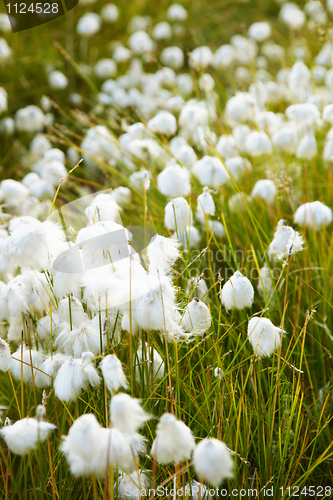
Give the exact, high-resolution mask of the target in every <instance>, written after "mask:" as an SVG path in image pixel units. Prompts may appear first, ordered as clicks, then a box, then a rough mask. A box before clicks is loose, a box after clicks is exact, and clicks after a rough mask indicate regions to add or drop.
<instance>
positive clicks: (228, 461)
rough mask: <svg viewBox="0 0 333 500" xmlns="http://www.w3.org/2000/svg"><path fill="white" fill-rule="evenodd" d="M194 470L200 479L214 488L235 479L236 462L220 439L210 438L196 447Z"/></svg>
mask: <svg viewBox="0 0 333 500" xmlns="http://www.w3.org/2000/svg"><path fill="white" fill-rule="evenodd" d="M193 463H194V468H195V471H196V473H197V476H198V478H199V479H200V480H201V481H202V480H205V481H207V482H208V483H211V484H212V485H213V486H216V487H217V486H219V485H220V484H221V483H222V482H223V481H224V480H225V479H227V478H233V469H234V462H233V460H232V458H231V453H230V451H229V450H228V448H227V446H226V445H225V444H224V443H223V442H222V441H219V440H218V439H215V438H208V439H203V440H202V441H200V443H199V444H197V445H196V447H195V450H194V453H193Z"/></svg>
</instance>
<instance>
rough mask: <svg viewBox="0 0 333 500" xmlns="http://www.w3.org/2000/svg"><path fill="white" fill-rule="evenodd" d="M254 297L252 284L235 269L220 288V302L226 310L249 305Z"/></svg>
mask: <svg viewBox="0 0 333 500" xmlns="http://www.w3.org/2000/svg"><path fill="white" fill-rule="evenodd" d="M253 298H254V290H253V286H252V284H251V282H250V280H249V279H248V278H246V276H243V275H242V273H240V272H239V271H236V272H235V273H234V274H233V276H231V278H230V279H229V280H228V281H227V282H226V283H225V284H224V286H223V288H222V290H221V302H222V304H223V305H224V307H225V308H226V310H227V311H229V310H230V309H244V308H245V307H251V306H252V302H253Z"/></svg>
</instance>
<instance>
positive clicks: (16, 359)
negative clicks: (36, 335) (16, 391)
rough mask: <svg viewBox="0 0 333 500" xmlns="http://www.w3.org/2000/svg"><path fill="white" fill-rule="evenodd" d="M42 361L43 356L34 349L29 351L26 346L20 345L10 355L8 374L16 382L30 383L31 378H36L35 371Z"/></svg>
mask: <svg viewBox="0 0 333 500" xmlns="http://www.w3.org/2000/svg"><path fill="white" fill-rule="evenodd" d="M43 361H44V355H43V354H42V353H40V352H38V351H35V350H34V349H29V347H28V346H26V345H24V344H22V345H21V346H19V347H18V349H17V351H16V352H14V354H12V359H11V363H10V367H9V370H10V373H11V374H12V376H13V378H14V379H16V380H21V374H22V375H23V377H22V378H23V382H29V383H32V379H33V377H36V373H37V370H36V368H39V367H40V365H41V364H42V362H43Z"/></svg>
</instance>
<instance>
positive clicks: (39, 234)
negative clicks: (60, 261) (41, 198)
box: [6, 217, 65, 271]
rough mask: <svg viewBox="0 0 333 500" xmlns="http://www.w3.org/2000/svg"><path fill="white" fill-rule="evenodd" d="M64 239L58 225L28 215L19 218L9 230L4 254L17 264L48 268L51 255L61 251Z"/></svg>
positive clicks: (38, 268)
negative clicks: (26, 217)
mask: <svg viewBox="0 0 333 500" xmlns="http://www.w3.org/2000/svg"><path fill="white" fill-rule="evenodd" d="M64 241H65V235H64V233H63V231H62V230H61V228H60V227H59V226H57V225H56V224H54V223H53V222H51V221H45V222H40V221H39V220H37V219H34V218H33V217H29V218H28V220H26V219H25V220H22V219H21V221H19V222H18V223H17V224H16V225H15V226H14V228H13V230H11V235H10V237H9V238H8V241H7V246H6V254H7V255H8V256H9V257H10V258H11V260H12V261H13V263H14V264H15V265H17V266H20V267H23V268H32V269H35V270H38V271H42V270H45V269H49V268H50V266H51V259H52V257H55V256H57V255H58V254H59V253H60V252H61V250H62V244H63V242H64Z"/></svg>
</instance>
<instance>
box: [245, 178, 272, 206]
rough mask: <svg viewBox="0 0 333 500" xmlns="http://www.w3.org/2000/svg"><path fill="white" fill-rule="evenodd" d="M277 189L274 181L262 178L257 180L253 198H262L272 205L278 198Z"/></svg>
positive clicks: (252, 194) (252, 193)
mask: <svg viewBox="0 0 333 500" xmlns="http://www.w3.org/2000/svg"><path fill="white" fill-rule="evenodd" d="M276 193H277V189H276V187H275V184H274V182H273V181H271V180H269V179H261V180H259V181H257V182H256V183H255V185H254V187H253V189H252V192H251V196H252V198H261V199H263V200H264V201H265V202H266V203H267V204H268V205H272V204H273V203H274V202H275V200H276Z"/></svg>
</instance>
